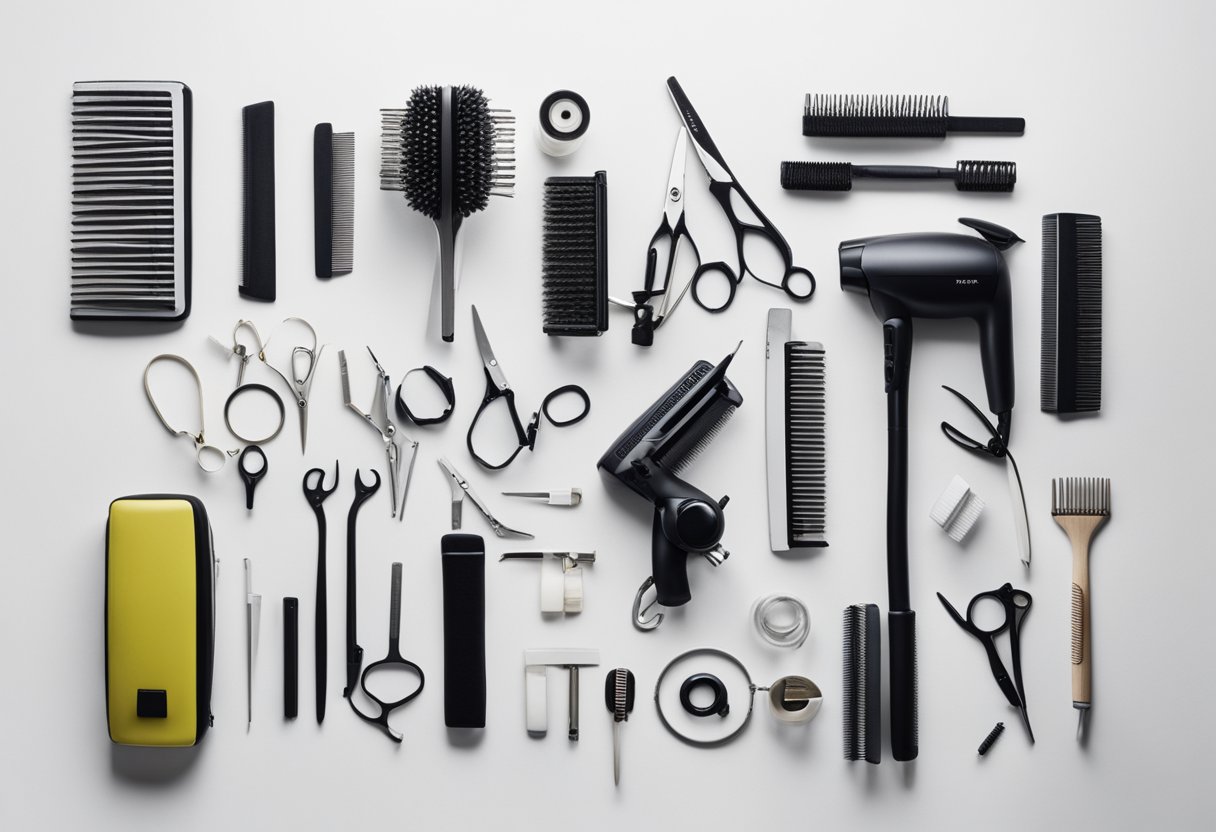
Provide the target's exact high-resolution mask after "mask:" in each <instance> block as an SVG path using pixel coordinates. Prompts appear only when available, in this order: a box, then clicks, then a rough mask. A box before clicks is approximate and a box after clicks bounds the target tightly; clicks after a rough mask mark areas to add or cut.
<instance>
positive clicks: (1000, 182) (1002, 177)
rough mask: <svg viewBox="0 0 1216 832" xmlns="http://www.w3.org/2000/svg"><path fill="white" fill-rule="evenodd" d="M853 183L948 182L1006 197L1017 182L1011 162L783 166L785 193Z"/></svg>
mask: <svg viewBox="0 0 1216 832" xmlns="http://www.w3.org/2000/svg"><path fill="white" fill-rule="evenodd" d="M854 179H921V180H924V179H950V180H953V181H954V187H955V188H957V189H958V190H960V191H985V192H990V193H1008V192H1009V191H1012V190H1013V186H1014V183H1016V182H1017V181H1018V166H1017V165H1016V164H1014V163H1013V162H987V161H980V160H963V161H960V162H956V163H955V165H954V167H952V168H935V167H924V166H917V165H854V164H850V163H849V162H782V163H781V187H782V188H785V189H786V190H787V191H851V190H852V189H853V180H854Z"/></svg>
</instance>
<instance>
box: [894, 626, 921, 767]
mask: <svg viewBox="0 0 1216 832" xmlns="http://www.w3.org/2000/svg"><path fill="white" fill-rule="evenodd" d="M887 635H888V638H889V639H890V644H891V756H893V757H894V758H895V759H896V760H900V761H906V760H915V759H916V755H917V753H918V752H919V750H920V749H919V743H918V739H917V726H916V712H917V704H916V613H915V612H913V611H912V610H891V611H890V612H888V613H887Z"/></svg>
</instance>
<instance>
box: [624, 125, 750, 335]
mask: <svg viewBox="0 0 1216 832" xmlns="http://www.w3.org/2000/svg"><path fill="white" fill-rule="evenodd" d="M687 159H688V130H687V129H686V128H683V127H681V128H680V132H679V134H678V135H677V136H676V147H675V151H674V152H673V153H672V156H671V170H670V171H669V172H668V174H667V194H666V197H665V198H664V200H663V220H662V221H661V222H660V223H659V227H658V230H656V231H655V232H654V236H653V237H651V238H650V246H649V247H648V249H647V252H646V280H645V282H644V283H643V284H642V289H641V290H640V291H637V292H634V293H633V304H632V305H630V304H621V305H623V306H631V308H632V309H633V314H634V324H633V343H635V344H638V345H639V346H645V347H648V346H650V345H651V344H653V343H654V331H655V330H656V329H658V328H659V327H660V326H661V325H662V323H663V321H664V319H666V317H667V316H668V315H670V314H671V313H672V312H674V311H675V308H676V306H678V305H679V303H680V301H681V300H683V299H684V295H685V294H686V293H687V292H688V289H689V287H690V286H694V285H695V284H696V282H697V281H698V280H699V279H700V278H701V275H703V274H705V273H706V272H711V271H717V272H721V273H722V274H723V275H725V276H726V278H727V285H728V286H729V287H730V289H729V291H730V298H731V299H733V298H734V294H735V286H736V285H737V284H738V277H737V276H736V275H735V272H734V270H733V269H731V267H730V266H729V265H727V264H726V263H724V262H722V261H721V260H718V261H716V262H713V263H702V262H701V252H700V250H699V249H698V248H697V244H696V242H695V241H694V240H693V238H692V235H691V234H690V233H689V231H688V225H687V223H686V221H685V219H684V214H685V212H684V169H685V164H686V162H687ZM684 243H687V244H688V248H689V249H691V250H692V255H693V257H694V258H695V262H696V266H695V267H694V270H693V272H692V277H691V278H689V279H688V281H687V282H685V283H684V284H683V285H682V286H677V281H678V279H679V278H678V276H677V275H676V273H675V267H676V262H677V261H678V260H679V256H680V249H681V248H682V246H683V244H684ZM656 299H657V300H658V303H657V304H656V303H652V301H655V300H656ZM698 303H700V301H698ZM729 305H730V300H728V301H727V303H726V306H729ZM723 308H725V307H723Z"/></svg>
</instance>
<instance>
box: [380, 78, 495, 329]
mask: <svg viewBox="0 0 1216 832" xmlns="http://www.w3.org/2000/svg"><path fill="white" fill-rule="evenodd" d="M380 114H381V118H380V121H381V130H382V134H381V148H380V189H381V190H383V191H401V192H402V193H404V195H405V199H406V202H408V203H409V206H410V207H411V208H413V209H414V210H415V211H417V212H419V213H420V214H424V215H426V216H427V217H429V218H430V219H431V220H433V221H434V223H435V229H436V230H437V231H438V233H439V257H438V263H437V266H438V270H439V279H440V299H441V304H440V306H441V321H440V334H441V336H442V337H443V340H445V341H451V340H453V338H454V337H455V328H456V277H457V275H456V237H457V232H458V231H459V230H460V226H461V222H462V221H463V220H464V219H465V218H466V217H468V216H469V215H470V214H473V213H475V212H477V211H481V210H484V209H485V207H486V205H487V204H489V201H490V199H489V198H490V197H491V196H508V197H509V196H511V195H512V191H513V189H514V187H515V117H514V116H513V115H511V114H510V112H508V111H507V110H495V109H491V108H490V106H489V100H488V99H487V98H486V96H485V94H484V93H483V92H482V91H481V90H479V89H477V88H476V87H468V86H458V87H434V86H430V87H418V88H417V89H415V90H414V92H413V94H411V95H410V100H409V103H408V104H406V106H405V108H404V109H400V110H381V111H380Z"/></svg>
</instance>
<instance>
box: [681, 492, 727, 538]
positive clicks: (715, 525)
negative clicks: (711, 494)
mask: <svg viewBox="0 0 1216 832" xmlns="http://www.w3.org/2000/svg"><path fill="white" fill-rule="evenodd" d="M716 509H717V507H716V506H713V505H711V504H709V503H707V502H705V501H704V500H685V501H684V502H683V503H681V504H680V507H679V508H678V509H676V534H678V535H679V537H680V540H682V541H683V542H684V544H685V545H686V546H688V547H690V548H693V549H703V548H707V547H709V546H712V545H714V543H716V542H717V541H718V538H719V537H721V534H722V530H721V528H719V526H720V518H721V512H719V511H717V510H716Z"/></svg>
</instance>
